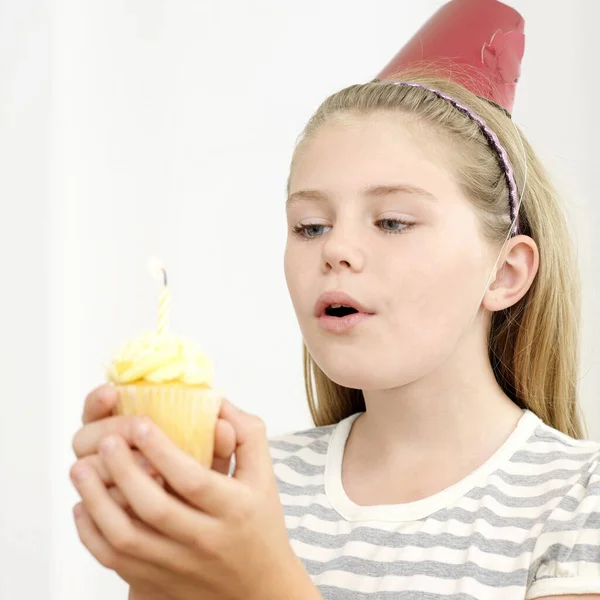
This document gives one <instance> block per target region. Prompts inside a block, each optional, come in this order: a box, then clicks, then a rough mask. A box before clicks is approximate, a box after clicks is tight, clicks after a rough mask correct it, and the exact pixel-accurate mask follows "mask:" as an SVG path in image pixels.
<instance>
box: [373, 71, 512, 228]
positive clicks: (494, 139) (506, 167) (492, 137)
mask: <svg viewBox="0 0 600 600" xmlns="http://www.w3.org/2000/svg"><path fill="white" fill-rule="evenodd" d="M377 83H378V84H386V85H403V86H408V87H415V88H421V89H423V90H427V91H429V92H431V93H432V94H435V95H436V96H437V97H438V98H441V99H442V100H446V101H447V102H449V103H450V104H452V106H454V107H455V108H456V109H457V110H459V111H460V112H461V113H463V114H465V115H467V117H469V118H470V119H471V120H473V121H475V123H477V125H479V128H480V129H481V132H482V133H483V135H484V136H485V138H486V139H487V141H488V143H489V144H490V146H491V147H492V148H493V149H494V150H495V152H496V154H497V155H498V159H499V160H500V164H501V166H502V170H503V171H504V176H505V178H506V184H507V185H508V195H509V200H510V221H511V223H512V222H513V221H514V227H513V229H512V231H511V237H512V235H517V234H518V233H519V221H518V217H517V213H518V210H519V198H518V193H517V184H516V182H515V174H514V171H513V168H512V165H511V164H510V159H509V158H508V152H506V149H505V148H504V146H503V145H502V144H501V143H500V140H499V139H498V136H497V135H496V134H495V133H494V132H493V131H492V130H491V129H490V128H489V127H488V125H487V123H486V122H485V121H484V120H483V119H482V118H481V117H480V116H479V115H478V114H477V113H475V112H473V111H472V110H471V109H470V108H469V107H468V106H465V105H464V104H462V103H460V102H459V101H458V100H456V99H455V98H453V97H452V96H448V94H444V93H443V92H441V91H440V90H436V89H434V88H431V87H428V86H426V85H421V84H420V83H414V82H412V81H382V80H378V81H377Z"/></svg>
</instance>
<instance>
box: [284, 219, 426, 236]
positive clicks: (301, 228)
mask: <svg viewBox="0 0 600 600" xmlns="http://www.w3.org/2000/svg"><path fill="white" fill-rule="evenodd" d="M381 223H398V224H400V225H404V227H403V228H402V229H396V230H389V229H381V231H382V232H383V233H387V234H392V235H397V234H402V233H406V232H407V231H409V230H410V229H412V228H413V226H414V225H415V224H414V223H409V222H408V221H403V220H402V219H380V220H379V221H376V224H381ZM310 227H329V225H323V224H321V223H300V224H298V225H295V226H294V227H293V228H292V231H293V232H294V233H295V234H296V235H297V236H298V237H300V238H302V239H303V240H306V241H308V240H314V239H317V238H319V237H321V236H320V235H314V236H309V235H306V230H307V229H309V228H310Z"/></svg>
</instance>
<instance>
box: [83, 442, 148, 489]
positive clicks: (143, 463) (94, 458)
mask: <svg viewBox="0 0 600 600" xmlns="http://www.w3.org/2000/svg"><path fill="white" fill-rule="evenodd" d="M133 458H134V460H135V462H136V463H137V464H138V466H139V467H140V469H142V470H143V471H145V472H146V473H148V475H150V476H151V477H154V476H155V475H158V474H159V473H158V471H157V470H156V468H155V467H154V465H153V464H152V463H151V462H150V461H149V460H148V459H147V458H146V457H145V456H144V455H143V454H141V453H140V452H138V451H137V450H133ZM77 462H78V464H79V465H83V466H89V467H91V468H92V469H94V470H95V471H96V473H98V476H99V477H100V480H101V481H102V483H103V484H104V485H113V483H114V482H113V480H112V478H111V475H110V473H109V472H108V471H107V470H106V466H105V465H104V461H103V460H102V458H101V457H100V456H99V455H98V454H91V455H90V456H84V457H83V458H82V459H80V460H79V461H77Z"/></svg>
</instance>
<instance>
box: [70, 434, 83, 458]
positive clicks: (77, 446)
mask: <svg viewBox="0 0 600 600" xmlns="http://www.w3.org/2000/svg"><path fill="white" fill-rule="evenodd" d="M82 431H83V427H82V428H81V429H79V430H78V431H77V432H76V433H75V435H74V436H73V440H72V441H71V447H72V448H73V452H74V453H75V456H77V457H81V455H82V454H83V439H82V438H83V434H82Z"/></svg>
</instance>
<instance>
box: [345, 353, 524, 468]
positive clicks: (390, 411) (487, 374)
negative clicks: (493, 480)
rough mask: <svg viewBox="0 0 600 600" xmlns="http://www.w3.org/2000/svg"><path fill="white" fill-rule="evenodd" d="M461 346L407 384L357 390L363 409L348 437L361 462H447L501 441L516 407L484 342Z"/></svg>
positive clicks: (518, 413)
mask: <svg viewBox="0 0 600 600" xmlns="http://www.w3.org/2000/svg"><path fill="white" fill-rule="evenodd" d="M474 345H475V344H471V346H474ZM479 345H481V343H480V344H479ZM466 350H467V349H466V347H464V346H463V349H462V351H459V352H457V353H455V354H454V355H453V356H452V357H451V358H450V359H449V360H447V361H446V362H445V363H444V364H443V365H442V366H441V367H440V368H439V369H438V370H436V371H435V372H433V373H431V374H430V375H428V376H427V377H424V378H422V379H420V380H418V381H415V382H413V383H410V384H408V385H404V386H402V387H398V388H394V389H388V390H371V391H363V394H364V398H365V405H366V412H365V414H363V415H361V416H360V417H359V418H358V419H357V420H356V422H355V424H354V426H353V428H352V431H351V437H352V438H354V439H353V441H352V442H353V444H354V447H355V448H356V449H359V454H360V456H361V459H362V460H364V461H366V464H381V463H382V460H383V462H385V463H387V464H388V465H390V464H391V465H394V464H398V462H399V461H401V462H402V463H406V462H408V463H411V462H413V463H414V462H422V461H423V460H427V458H431V459H436V460H437V459H440V460H441V459H443V458H444V457H447V459H448V460H452V458H453V457H454V458H456V457H457V455H460V454H462V455H472V454H474V453H478V452H481V451H482V448H489V447H491V448H494V447H499V446H500V445H501V443H502V442H503V441H504V440H505V439H506V437H508V435H509V434H510V432H511V431H512V430H513V429H514V427H515V425H516V423H517V421H518V419H519V418H520V417H521V415H522V411H521V409H520V408H519V407H518V406H517V405H516V404H515V403H514V402H513V401H512V400H511V399H510V398H509V397H508V396H507V395H506V394H505V393H504V392H503V391H502V389H501V388H500V386H499V385H498V383H497V382H496V379H495V376H494V373H493V370H492V368H491V365H490V363H489V360H488V357H487V344H485V345H484V346H483V348H481V347H480V348H478V349H477V351H474V350H475V349H474V348H473V347H471V351H470V352H467V351H466ZM476 357H480V358H479V359H477V358H476ZM373 461H374V462H373Z"/></svg>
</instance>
